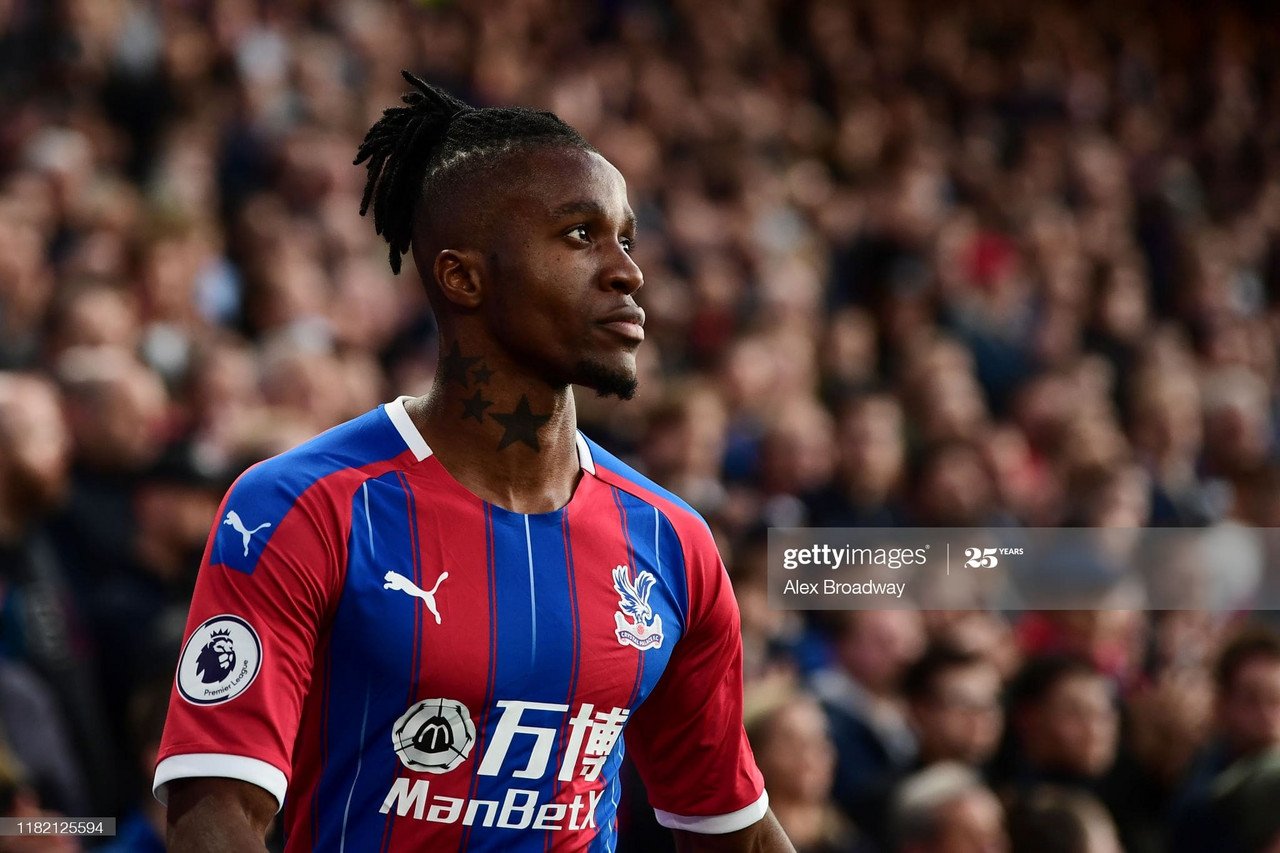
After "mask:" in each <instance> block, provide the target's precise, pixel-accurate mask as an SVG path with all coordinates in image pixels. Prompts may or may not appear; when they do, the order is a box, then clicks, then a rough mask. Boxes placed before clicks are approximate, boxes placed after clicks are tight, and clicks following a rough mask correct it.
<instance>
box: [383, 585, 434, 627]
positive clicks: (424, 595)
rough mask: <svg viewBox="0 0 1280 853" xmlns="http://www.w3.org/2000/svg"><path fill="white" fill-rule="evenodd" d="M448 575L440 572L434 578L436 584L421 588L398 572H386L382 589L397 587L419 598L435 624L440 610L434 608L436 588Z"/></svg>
mask: <svg viewBox="0 0 1280 853" xmlns="http://www.w3.org/2000/svg"><path fill="white" fill-rule="evenodd" d="M447 577H449V573H448V572H441V573H440V577H438V578H436V585H435V586H433V587H431V589H430V590H429V591H428V590H425V589H421V588H420V587H419V586H418V585H417V584H415V583H414V582H413V581H411V580H409V579H408V578H407V577H405V576H404V575H402V574H400V573H399V572H387V573H386V575H384V576H383V580H385V581H386V583H384V584H383V585H382V588H383V589H398V590H400V591H401V592H403V593H406V594H408V595H412V596H413V597H414V598H421V599H422V600H423V601H425V602H426V603H427V609H428V610H430V611H431V615H432V616H434V617H436V624H437V625H439V624H440V611H439V610H436V590H437V589H439V588H440V584H442V583H444V579H445V578H447Z"/></svg>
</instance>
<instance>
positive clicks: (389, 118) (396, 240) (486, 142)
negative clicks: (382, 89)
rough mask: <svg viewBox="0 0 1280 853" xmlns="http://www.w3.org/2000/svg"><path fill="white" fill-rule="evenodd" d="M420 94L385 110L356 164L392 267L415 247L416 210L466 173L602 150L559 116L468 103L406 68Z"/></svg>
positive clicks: (365, 205)
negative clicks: (521, 152) (553, 150)
mask: <svg viewBox="0 0 1280 853" xmlns="http://www.w3.org/2000/svg"><path fill="white" fill-rule="evenodd" d="M400 73H401V74H402V75H403V76H404V79H405V80H407V81H408V82H409V83H410V85H412V86H413V88H414V91H412V92H409V93H408V94H406V95H404V96H403V97H402V98H401V100H402V101H403V102H404V103H405V104H406V106H403V107H391V108H389V109H387V110H384V111H383V113H382V118H380V119H378V121H377V122H376V123H375V124H374V125H373V127H371V128H369V132H368V133H367V134H365V137H364V142H362V143H361V144H360V148H359V150H358V151H357V152H356V159H355V161H354V163H353V165H356V166H359V165H360V164H361V163H366V169H367V170H368V172H369V177H368V180H367V182H366V183H365V187H364V195H363V196H362V197H361V199H360V215H361V216H364V215H365V212H366V211H368V209H369V206H370V204H372V205H373V227H374V230H375V231H376V232H377V233H378V234H381V235H382V236H383V237H384V238H386V241H387V243H388V244H389V245H390V247H391V270H392V272H394V273H396V274H399V272H400V257H401V255H403V254H405V253H406V252H408V251H409V248H410V243H411V240H412V237H413V222H414V213H415V210H417V208H418V204H419V203H420V202H421V203H422V204H423V205H424V208H425V209H428V210H429V209H431V208H432V207H435V206H436V203H438V202H439V201H440V200H441V198H442V197H444V195H445V194H446V192H447V190H448V188H449V187H451V186H452V185H454V184H455V183H456V182H457V180H458V179H459V178H460V177H462V176H463V175H464V174H474V172H475V171H476V170H478V169H483V168H484V167H486V166H491V165H493V163H494V162H495V161H496V159H497V158H499V157H501V156H502V155H505V154H507V153H510V152H512V151H515V150H517V149H523V148H532V147H535V146H540V145H568V146H571V147H574V148H581V149H584V150H587V151H594V150H595V149H594V148H592V147H591V146H590V145H588V144H587V142H586V141H585V140H584V139H583V138H582V137H581V136H579V135H578V132H577V131H575V130H574V129H573V128H571V127H569V125H567V124H565V123H564V122H563V121H561V120H560V119H559V118H558V117H556V115H555V114H554V113H549V112H545V111H539V110H530V109H524V108H520V107H501V108H499V107H485V108H479V109H477V108H475V107H471V106H468V105H467V104H465V103H463V102H462V101H460V100H458V99H457V98H455V97H453V96H452V95H450V94H448V93H447V92H445V91H444V90H442V89H440V88H439V87H437V86H432V85H431V84H429V83H426V82H424V81H422V80H420V79H419V78H417V77H415V76H414V75H413V74H410V73H409V72H408V71H401V72H400Z"/></svg>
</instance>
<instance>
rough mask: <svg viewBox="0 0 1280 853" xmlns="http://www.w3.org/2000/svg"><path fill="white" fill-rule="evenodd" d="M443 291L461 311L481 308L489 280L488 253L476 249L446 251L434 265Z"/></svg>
mask: <svg viewBox="0 0 1280 853" xmlns="http://www.w3.org/2000/svg"><path fill="white" fill-rule="evenodd" d="M431 271H432V274H433V275H434V276H435V280H436V285H437V286H438V287H439V288H440V292H441V293H442V294H443V295H444V298H445V299H447V300H448V301H449V302H451V303H452V304H454V305H456V306H458V307H459V308H466V309H474V308H477V307H479V305H480V301H481V300H482V299H483V298H484V283H485V281H486V280H487V279H488V268H487V267H486V266H485V258H484V253H483V252H480V251H479V250H476V249H442V250H441V251H440V252H439V253H437V254H436V258H435V262H434V263H433V264H432V269H431Z"/></svg>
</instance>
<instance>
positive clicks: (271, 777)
mask: <svg viewBox="0 0 1280 853" xmlns="http://www.w3.org/2000/svg"><path fill="white" fill-rule="evenodd" d="M201 776H213V777H216V778H219V779H239V780H241V781H244V782H251V783H253V784H254V785H257V786H258V787H259V788H265V789H266V790H267V791H268V792H269V793H270V794H271V796H273V797H275V798H276V811H277V812H279V811H280V809H281V808H283V807H284V792H285V789H286V788H288V787H289V780H288V779H286V778H285V775H284V773H282V772H281V771H280V769H279V768H277V767H276V766H275V765H272V764H268V763H267V762H265V761H260V760H259V759H257V758H250V757H249V756H247V755H220V754H218V753H216V752H195V753H191V754H189V755H171V756H169V757H168V758H166V759H165V760H164V761H161V762H160V763H159V764H158V765H156V778H155V781H154V782H153V783H152V784H151V792H152V793H153V794H155V798H156V799H157V800H159V801H160V802H161V803H163V804H164V805H166V806H167V805H169V791H168V789H167V787H166V786H167V785H168V784H169V783H170V782H172V781H173V780H174V779H194V778H199V777H201Z"/></svg>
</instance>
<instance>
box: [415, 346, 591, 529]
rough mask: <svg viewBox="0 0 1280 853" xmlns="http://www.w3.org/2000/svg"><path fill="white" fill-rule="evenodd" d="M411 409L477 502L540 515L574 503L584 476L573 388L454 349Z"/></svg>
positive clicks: (496, 358)
mask: <svg viewBox="0 0 1280 853" xmlns="http://www.w3.org/2000/svg"><path fill="white" fill-rule="evenodd" d="M406 408H407V409H408V411H409V415H410V417H411V418H412V419H413V423H414V425H415V426H416V427H417V428H418V431H419V432H421V433H422V436H423V438H424V439H425V440H426V442H427V445H428V446H430V447H431V450H432V453H433V454H434V455H435V456H436V458H437V459H439V460H440V464H441V465H443V466H444V467H445V469H446V470H447V471H448V472H449V474H450V475H451V476H453V478H454V479H456V480H457V481H458V482H459V483H461V484H462V485H463V486H464V487H465V488H466V489H467V490H469V491H470V492H471V493H472V494H474V495H476V496H477V497H480V498H482V499H483V500H486V501H489V502H490V503H493V504H497V505H498V506H501V507H503V508H505V509H509V510H512V511H514V512H530V513H533V512H549V511H551V510H554V509H559V508H560V507H562V506H564V505H565V504H566V503H568V502H569V499H570V498H571V497H572V496H573V490H574V488H575V487H576V486H577V482H578V477H579V475H580V470H581V469H580V463H579V460H578V448H577V415H576V411H575V408H574V400H573V391H572V389H571V388H570V386H568V385H566V386H564V387H563V388H560V389H556V388H552V387H551V386H549V385H547V384H546V383H544V382H539V381H537V380H536V379H535V378H533V377H531V376H529V375H527V373H525V372H524V371H522V370H520V369H519V368H517V367H516V366H515V365H513V364H510V363H509V362H508V361H507V360H506V359H504V358H502V357H500V356H494V355H487V356H481V355H480V354H479V353H478V352H477V353H469V352H467V350H466V348H464V347H460V346H458V345H457V344H452V345H449V346H447V347H445V349H444V352H443V353H442V354H441V357H440V365H439V367H438V368H437V370H436V380H435V383H434V385H433V386H432V388H431V391H430V393H428V394H427V396H426V397H421V398H418V399H416V400H411V401H408V403H407V406H406Z"/></svg>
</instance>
